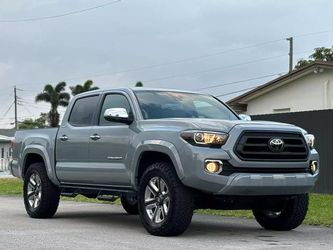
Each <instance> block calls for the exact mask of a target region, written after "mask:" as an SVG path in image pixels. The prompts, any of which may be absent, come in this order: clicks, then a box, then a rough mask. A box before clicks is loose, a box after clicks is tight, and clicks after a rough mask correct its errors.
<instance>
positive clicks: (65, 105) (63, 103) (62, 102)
mask: <svg viewBox="0 0 333 250" xmlns="http://www.w3.org/2000/svg"><path fill="white" fill-rule="evenodd" d="M58 104H59V106H62V107H67V106H68V101H66V100H60V101H59V103H58Z"/></svg>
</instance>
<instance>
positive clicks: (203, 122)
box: [141, 118, 297, 133]
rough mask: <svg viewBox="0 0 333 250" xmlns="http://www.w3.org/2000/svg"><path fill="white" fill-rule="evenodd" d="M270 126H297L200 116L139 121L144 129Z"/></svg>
mask: <svg viewBox="0 0 333 250" xmlns="http://www.w3.org/2000/svg"><path fill="white" fill-rule="evenodd" d="M238 125H240V126H245V127H247V126H248V127H252V126H266V127H267V126H270V127H272V128H278V127H280V128H286V127H289V128H294V129H295V128H297V127H296V126H294V125H291V124H286V123H279V122H269V121H243V120H233V121H229V120H217V119H201V118H172V119H153V120H144V121H141V126H142V128H143V129H144V130H146V129H147V130H150V129H153V130H156V129H161V130H163V129H168V130H178V131H180V130H187V129H198V130H207V131H219V132H225V133H228V132H229V131H230V130H231V129H232V128H233V127H234V126H238Z"/></svg>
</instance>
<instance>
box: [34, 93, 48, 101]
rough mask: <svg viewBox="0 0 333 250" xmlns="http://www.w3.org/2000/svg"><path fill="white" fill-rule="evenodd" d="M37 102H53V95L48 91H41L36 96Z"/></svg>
mask: <svg viewBox="0 0 333 250" xmlns="http://www.w3.org/2000/svg"><path fill="white" fill-rule="evenodd" d="M35 102H51V96H50V95H49V94H48V93H46V92H43V93H40V94H38V95H37V96H36V97H35Z"/></svg>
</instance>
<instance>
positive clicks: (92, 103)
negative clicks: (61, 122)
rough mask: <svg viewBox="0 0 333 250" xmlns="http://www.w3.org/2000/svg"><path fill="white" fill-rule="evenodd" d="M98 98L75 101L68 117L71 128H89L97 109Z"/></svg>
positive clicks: (91, 97) (90, 97) (92, 97)
mask: <svg viewBox="0 0 333 250" xmlns="http://www.w3.org/2000/svg"><path fill="white" fill-rule="evenodd" d="M98 99H99V96H97V95H95V96H89V97H84V98H80V99H77V100H76V102H75V103H74V106H73V108H72V112H71V114H70V117H69V123H70V124H72V125H73V126H80V127H83V126H90V125H91V123H92V119H93V117H94V112H95V110H96V109H97V104H98Z"/></svg>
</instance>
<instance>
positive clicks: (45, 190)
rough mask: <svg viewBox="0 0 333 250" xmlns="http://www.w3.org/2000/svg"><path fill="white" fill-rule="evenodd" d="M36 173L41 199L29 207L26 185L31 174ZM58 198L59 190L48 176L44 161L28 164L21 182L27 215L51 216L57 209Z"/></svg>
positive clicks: (34, 216)
mask: <svg viewBox="0 0 333 250" xmlns="http://www.w3.org/2000/svg"><path fill="white" fill-rule="evenodd" d="M34 173H36V174H38V176H39V178H40V180H41V192H42V193H41V201H40V204H39V206H38V207H37V208H35V209H33V208H31V206H30V204H29V201H28V196H27V187H28V183H29V179H30V177H31V175H32V174H34ZM59 199H60V190H59V188H58V187H56V186H55V185H54V184H53V183H52V182H51V181H50V180H49V178H48V175H47V173H46V169H45V165H44V163H41V162H37V163H33V164H31V165H30V166H29V168H28V170H27V172H26V174H25V177H24V183H23V200H24V205H25V209H26V211H27V213H28V215H29V216H30V217H32V218H51V217H52V216H53V215H54V214H55V213H56V211H57V208H58V205H59Z"/></svg>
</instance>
